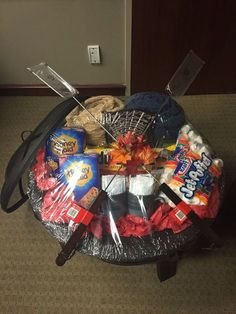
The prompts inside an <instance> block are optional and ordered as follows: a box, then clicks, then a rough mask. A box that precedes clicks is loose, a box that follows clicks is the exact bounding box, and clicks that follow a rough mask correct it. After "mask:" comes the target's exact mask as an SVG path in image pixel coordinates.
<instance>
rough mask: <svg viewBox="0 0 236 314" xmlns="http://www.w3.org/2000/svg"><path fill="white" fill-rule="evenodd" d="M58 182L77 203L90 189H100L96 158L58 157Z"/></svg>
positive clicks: (93, 155) (80, 156) (88, 156)
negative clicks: (73, 196) (72, 195)
mask: <svg viewBox="0 0 236 314" xmlns="http://www.w3.org/2000/svg"><path fill="white" fill-rule="evenodd" d="M59 165H60V180H61V182H62V183H63V184H65V185H67V187H68V193H70V194H71V193H72V192H73V193H74V195H75V200H76V201H79V200H80V199H81V198H82V197H83V196H84V195H85V194H86V193H87V192H88V191H89V190H90V189H91V188H92V187H97V188H100V176H99V171H98V156H97V155H96V154H92V155H86V154H81V155H72V156H66V157H65V156H64V157H59Z"/></svg>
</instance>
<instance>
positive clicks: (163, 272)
mask: <svg viewBox="0 0 236 314" xmlns="http://www.w3.org/2000/svg"><path fill="white" fill-rule="evenodd" d="M178 259H179V258H178V253H177V252H176V253H174V254H173V255H168V256H166V257H161V258H160V259H158V260H157V276H158V278H159V280H160V281H165V280H167V279H169V278H171V277H173V276H174V275H175V274H176V270H177V264H178Z"/></svg>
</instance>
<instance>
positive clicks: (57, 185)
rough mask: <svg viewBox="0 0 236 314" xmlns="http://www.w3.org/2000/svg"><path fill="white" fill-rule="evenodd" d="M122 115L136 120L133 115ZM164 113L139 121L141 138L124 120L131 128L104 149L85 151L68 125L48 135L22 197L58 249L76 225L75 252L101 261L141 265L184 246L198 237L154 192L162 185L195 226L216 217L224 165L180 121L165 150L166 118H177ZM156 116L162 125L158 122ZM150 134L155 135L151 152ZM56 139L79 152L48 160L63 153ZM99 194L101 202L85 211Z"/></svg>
mask: <svg viewBox="0 0 236 314" xmlns="http://www.w3.org/2000/svg"><path fill="white" fill-rule="evenodd" d="M145 97H146V96H145ZM166 97H167V98H168V99H169V97H168V96H166ZM167 98H166V99H167ZM165 105H166V103H165ZM127 107H128V106H127ZM162 108H163V106H162ZM138 109H139V110H141V109H142V108H140V107H139V108H138ZM127 110H129V112H130V110H133V111H134V113H133V115H135V114H137V108H136V109H135V108H134V109H132V108H127ZM139 110H138V117H141V118H140V123H142V117H145V115H141V116H140V115H139V114H140V113H139ZM177 110H178V112H179V114H182V112H183V111H182V108H180V107H179V106H177ZM167 111H168V110H164V111H163V112H161V110H160V109H159V110H158V113H157V116H155V119H151V120H150V119H144V120H145V123H146V127H145V125H144V126H142V128H140V129H139V130H142V129H143V130H145V132H144V134H137V133H136V132H135V129H133V124H132V123H130V119H129V121H124V125H126V127H127V125H129V126H130V127H129V128H128V129H127V128H122V130H120V135H119V136H118V137H117V138H116V141H115V142H114V141H113V142H111V143H109V144H107V146H106V147H103V148H101V147H88V146H87V147H84V144H82V143H83V138H82V137H81V134H83V131H80V133H79V136H77V135H78V134H77V135H75V134H74V133H73V132H74V129H70V128H68V126H67V129H63V128H62V129H59V130H56V131H55V132H56V134H57V136H55V132H54V136H53V135H52V136H51V138H50V137H49V139H48V141H47V143H46V144H45V146H42V147H41V148H40V149H39V150H38V152H37V155H36V158H35V161H34V163H33V165H32V167H31V169H30V171H29V189H28V195H29V198H30V201H31V204H32V208H33V211H34V213H35V215H36V217H37V218H38V219H39V220H40V221H42V223H43V224H44V226H45V227H46V229H47V230H48V231H49V232H50V233H51V234H52V235H53V236H54V237H55V238H57V240H58V241H59V242H60V243H61V245H62V246H64V245H65V244H66V243H67V242H68V240H69V239H70V237H71V236H72V234H73V232H74V231H75V230H76V229H77V228H78V227H79V226H80V225H81V224H82V225H83V226H85V229H84V230H85V231H84V232H82V233H81V237H80V238H79V239H78V241H77V246H76V248H77V250H78V251H80V252H82V253H85V254H88V255H92V256H96V257H99V258H101V259H102V260H105V261H108V262H113V263H134V262H145V261H148V260H150V259H153V258H155V257H157V256H162V255H168V254H171V252H174V251H176V250H179V249H184V248H185V247H188V246H189V245H191V243H193V242H194V241H195V240H196V239H197V237H198V236H199V229H198V228H197V227H196V226H195V225H193V224H192V222H191V221H190V220H189V219H187V217H184V216H182V217H181V218H180V213H179V212H178V211H177V208H176V206H175V205H174V204H173V203H172V202H171V201H170V200H169V199H168V198H167V197H166V196H165V195H164V193H163V192H161V191H160V190H159V186H160V184H161V183H163V182H165V183H166V184H168V185H169V186H170V187H171V189H172V190H173V191H174V192H175V193H176V194H177V195H178V196H179V197H180V198H181V200H183V201H184V202H185V203H186V204H188V205H189V206H190V207H191V209H192V210H193V211H194V212H195V213H196V214H197V215H198V216H199V217H200V218H201V219H210V220H213V219H214V218H215V217H216V215H217V213H218V210H219V204H220V200H221V194H222V182H221V179H222V166H223V162H222V160H220V159H218V158H217V157H216V156H215V154H214V152H213V151H212V149H211V148H210V146H209V144H208V143H207V142H206V140H205V139H204V138H203V137H202V136H201V135H200V134H199V133H198V132H197V131H196V129H195V128H194V127H193V126H192V125H191V124H190V123H189V122H188V121H187V120H185V118H184V120H183V118H182V116H181V118H180V119H179V120H178V121H179V125H177V124H176V125H175V133H172V136H171V137H169V141H168V143H169V146H167V141H166V138H165V136H166V134H167V133H166V132H167V131H168V121H169V120H168V119H170V121H171V119H172V118H173V117H172V113H173V112H174V113H176V111H173V110H172V111H171V113H169V115H167ZM162 113H163V115H165V116H166V117H167V118H168V119H167V118H165V119H162V117H161V115H162ZM144 114H145V113H144ZM153 114H154V112H153ZM121 116H122V117H125V116H127V117H129V116H130V115H129V114H127V115H123V114H122V115H121ZM124 119H125V118H124ZM138 120H139V119H138ZM112 121H113V120H112ZM161 121H163V122H161ZM107 123H108V120H106V121H105V124H107ZM157 123H158V126H157V125H156V124H157ZM160 123H163V124H165V126H163V125H162V126H161V125H160ZM136 124H137V123H136ZM147 127H148V129H149V132H146V131H147V130H146V129H147ZM171 127H172V126H171V125H170V127H169V129H171ZM177 128H178V132H177V134H176V130H177ZM65 130H66V132H69V133H70V132H71V134H70V135H69V136H70V137H69V138H68V134H66V136H67V137H65V136H64V135H65V134H64V133H65ZM157 130H158V131H160V130H161V131H160V133H159V135H158V136H159V141H158V145H156V143H157V141H156V139H157V133H156V132H157ZM163 130H165V133H163V132H162V131H163ZM113 131H114V132H115V131H116V130H113ZM113 131H112V128H110V132H111V133H112V132H113ZM58 132H59V133H58ZM63 132H64V133H63ZM87 133H88V132H87ZM87 133H86V134H87ZM58 134H60V136H61V137H63V136H64V138H63V141H62V142H63V147H64V146H65V147H71V144H70V145H69V144H68V143H66V141H68V139H69V140H70V141H71V142H73V141H77V146H76V144H75V145H74V146H73V147H83V148H82V150H78V149H77V150H73V149H72V150H64V151H63V150H62V151H61V150H60V149H59V150H57V153H56V154H55V151H53V148H54V147H57V148H58V147H59V148H61V147H62V144H61V138H60V136H58ZM112 134H115V133H112ZM168 134H170V133H168ZM174 134H175V135H174ZM86 136H87V135H86ZM161 136H162V137H163V138H162V137H161ZM52 138H53V141H54V144H53V145H51V142H52ZM59 139H60V140H59ZM55 140H56V141H58V143H56V144H57V145H55ZM161 143H164V144H163V145H161ZM67 144H68V145H67ZM65 151H66V152H67V153H66V154H65ZM55 164H56V166H57V167H56V168H55V167H54V166H55ZM101 190H103V191H105V193H106V195H107V197H106V199H105V200H103V201H102V202H101V203H100V204H99V206H97V208H96V211H95V212H91V211H90V208H91V205H92V204H94V202H95V201H96V198H97V196H98V194H99V191H101Z"/></svg>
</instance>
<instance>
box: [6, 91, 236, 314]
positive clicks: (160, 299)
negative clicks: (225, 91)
mask: <svg viewBox="0 0 236 314" xmlns="http://www.w3.org/2000/svg"><path fill="white" fill-rule="evenodd" d="M177 100H178V102H179V103H180V104H182V106H183V107H184V109H185V112H186V114H187V116H188V117H189V119H190V120H191V121H192V123H193V124H194V125H195V126H196V127H197V129H198V130H199V131H201V132H202V133H203V134H204V135H205V136H206V137H207V138H208V140H209V141H210V143H211V145H212V146H213V148H214V149H215V150H216V151H217V153H218V156H219V157H221V158H222V159H223V160H224V162H225V172H226V182H227V187H228V186H229V185H230V184H231V183H232V181H233V179H235V177H236V164H235V160H236V130H235V122H236V121H235V117H236V95H210V96H184V97H179V98H177ZM60 101H61V100H60V99H59V98H57V97H1V98H0V132H1V143H2V144H1V147H2V149H1V154H0V167H1V171H0V176H1V177H0V186H2V183H3V180H4V171H5V167H6V165H7V162H8V159H9V157H10V156H11V154H12V153H13V152H14V150H15V149H16V148H17V146H18V145H19V144H20V143H21V139H20V133H21V132H22V131H23V130H26V129H33V128H34V127H35V126H36V125H37V124H38V123H39V121H40V120H41V119H42V118H43V117H44V116H45V115H46V113H48V112H49V110H50V109H51V108H53V107H54V106H55V105H56V104H58V103H59V102H60ZM222 237H223V239H224V242H225V243H224V246H223V247H222V248H220V249H217V250H214V251H212V252H202V253H198V254H193V255H188V256H185V257H184V258H183V259H182V260H181V261H180V263H179V265H178V272H177V275H176V276H175V277H173V278H171V279H170V280H168V281H166V282H163V283H160V282H159V281H158V279H157V276H156V268H155V265H153V264H150V265H141V266H135V267H134V266H132V267H131V266H129V267H127V266H125V267H124V266H114V265H110V264H105V263H103V262H101V261H99V260H96V259H94V258H91V257H87V256H83V255H80V254H76V256H74V257H73V259H72V260H71V261H69V262H68V263H67V264H66V265H65V266H64V267H63V268H59V267H57V266H56V265H55V262H54V260H55V257H56V255H57V252H58V250H59V245H58V243H57V242H56V240H54V239H53V238H52V237H51V236H50V235H49V234H48V233H47V232H46V231H45V229H44V228H43V226H42V225H41V224H40V223H39V222H38V221H36V219H35V218H34V216H33V214H32V212H31V210H30V208H29V205H24V206H22V207H21V208H19V209H18V210H17V211H16V212H14V213H12V214H9V215H7V214H5V213H4V212H2V211H0V252H1V253H0V289H1V293H0V313H1V314H5V313H14V314H15V313H31V314H34V313H40V314H43V313H49V314H51V313H57V314H59V313H87V314H90V313H99V314H100V313H102V314H103V313H109V314H112V313H115V314H116V313H126V314H130V313H137V314H139V313H145V314H149V313H150V314H151V313H158V314H159V313H160V314H162V313H163V314H169V313H177V314H178V313H184V314H185V313H186V314H190V313H191V314H197V313H199V314H202V313H212V314H215V313H225V314H226V313H227V314H231V313H236V239H235V233H234V234H233V230H230V228H227V225H226V226H225V229H224V232H223V233H222Z"/></svg>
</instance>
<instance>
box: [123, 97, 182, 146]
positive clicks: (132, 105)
mask: <svg viewBox="0 0 236 314" xmlns="http://www.w3.org/2000/svg"><path fill="white" fill-rule="evenodd" d="M125 104H126V107H127V108H128V109H140V110H143V111H147V112H151V113H156V114H157V117H156V121H155V126H154V130H153V133H154V140H155V141H156V143H159V144H161V145H162V144H164V143H165V142H168V143H170V142H173V143H174V142H175V141H176V139H177V136H178V132H179V129H180V128H181V127H182V125H183V124H184V123H185V114H184V110H183V108H182V107H180V106H179V105H178V104H177V102H176V101H175V100H173V99H172V98H171V97H169V96H168V95H165V94H162V93H157V92H142V93H137V94H134V95H132V96H131V97H129V98H128V99H127V100H126V103H125ZM157 146H158V145H157ZM159 146H160V145H159Z"/></svg>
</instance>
